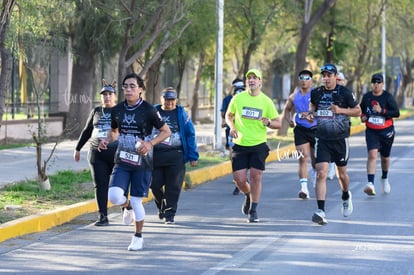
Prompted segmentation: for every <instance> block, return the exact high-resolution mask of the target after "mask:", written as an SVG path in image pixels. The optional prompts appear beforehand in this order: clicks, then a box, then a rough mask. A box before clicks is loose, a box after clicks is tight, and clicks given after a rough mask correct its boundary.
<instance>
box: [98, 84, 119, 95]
mask: <svg viewBox="0 0 414 275" xmlns="http://www.w3.org/2000/svg"><path fill="white" fill-rule="evenodd" d="M104 92H110V93H116V91H115V89H114V87H112V85H105V86H103V87H102V89H101V94H103V93H104Z"/></svg>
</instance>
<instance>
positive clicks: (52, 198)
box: [0, 169, 95, 223]
mask: <svg viewBox="0 0 414 275" xmlns="http://www.w3.org/2000/svg"><path fill="white" fill-rule="evenodd" d="M49 179H50V182H51V185H52V188H51V190H50V191H41V190H40V189H39V186H38V184H37V182H36V181H35V180H27V181H22V182H18V183H16V184H12V185H7V186H5V187H4V188H2V189H0V223H4V222H7V221H10V220H14V219H17V218H21V217H25V216H28V215H32V214H36V213H39V211H40V212H41V211H44V210H52V209H56V208H57V207H60V206H64V205H71V204H74V203H77V202H81V201H85V200H89V199H93V198H94V194H95V190H94V186H93V184H92V178H91V174H90V171H89V169H87V170H83V171H81V172H73V171H61V172H59V173H57V174H55V175H50V176H49ZM10 205H13V206H20V207H21V208H13V209H12V210H6V208H8V207H7V206H10Z"/></svg>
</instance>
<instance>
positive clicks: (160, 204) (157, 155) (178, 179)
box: [151, 87, 199, 224]
mask: <svg viewBox="0 0 414 275" xmlns="http://www.w3.org/2000/svg"><path fill="white" fill-rule="evenodd" d="M155 108H156V109H157V110H158V111H159V113H160V115H161V117H162V119H163V120H164V121H165V122H166V123H167V125H168V127H169V128H170V130H171V136H170V137H169V138H167V139H166V140H164V141H163V142H162V143H160V144H157V145H155V146H154V170H153V173H152V183H151V190H152V193H153V195H154V201H155V204H156V205H157V208H158V217H159V218H160V219H163V220H164V221H165V223H166V224H173V223H175V221H174V217H175V213H176V212H177V204H178V199H179V197H180V193H181V188H182V185H183V181H184V176H185V172H186V169H185V164H186V163H187V162H189V163H190V165H191V166H193V167H194V166H196V165H197V162H198V157H199V155H198V151H197V140H196V135H195V128H194V125H193V122H192V121H191V119H190V117H189V116H188V114H187V113H186V111H185V110H184V108H183V107H182V106H180V105H177V92H176V90H175V89H174V88H172V87H168V88H165V89H164V90H163V91H162V95H161V104H159V105H156V106H155ZM152 134H153V136H156V135H157V134H158V130H157V129H154V131H153V133H152Z"/></svg>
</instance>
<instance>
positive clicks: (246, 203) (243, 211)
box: [242, 195, 250, 215]
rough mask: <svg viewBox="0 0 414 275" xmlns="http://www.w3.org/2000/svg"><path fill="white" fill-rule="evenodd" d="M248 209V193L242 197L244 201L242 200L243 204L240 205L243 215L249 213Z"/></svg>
mask: <svg viewBox="0 0 414 275" xmlns="http://www.w3.org/2000/svg"><path fill="white" fill-rule="evenodd" d="M249 210H250V195H249V196H245V197H244V202H243V206H242V213H243V214H244V215H247V214H249Z"/></svg>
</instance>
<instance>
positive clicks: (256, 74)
mask: <svg viewBox="0 0 414 275" xmlns="http://www.w3.org/2000/svg"><path fill="white" fill-rule="evenodd" d="M251 74H254V75H255V76H257V77H258V78H259V79H260V80H262V73H261V72H260V71H259V70H258V69H250V70H249V71H248V72H247V73H246V77H248V76H249V75H251Z"/></svg>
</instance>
